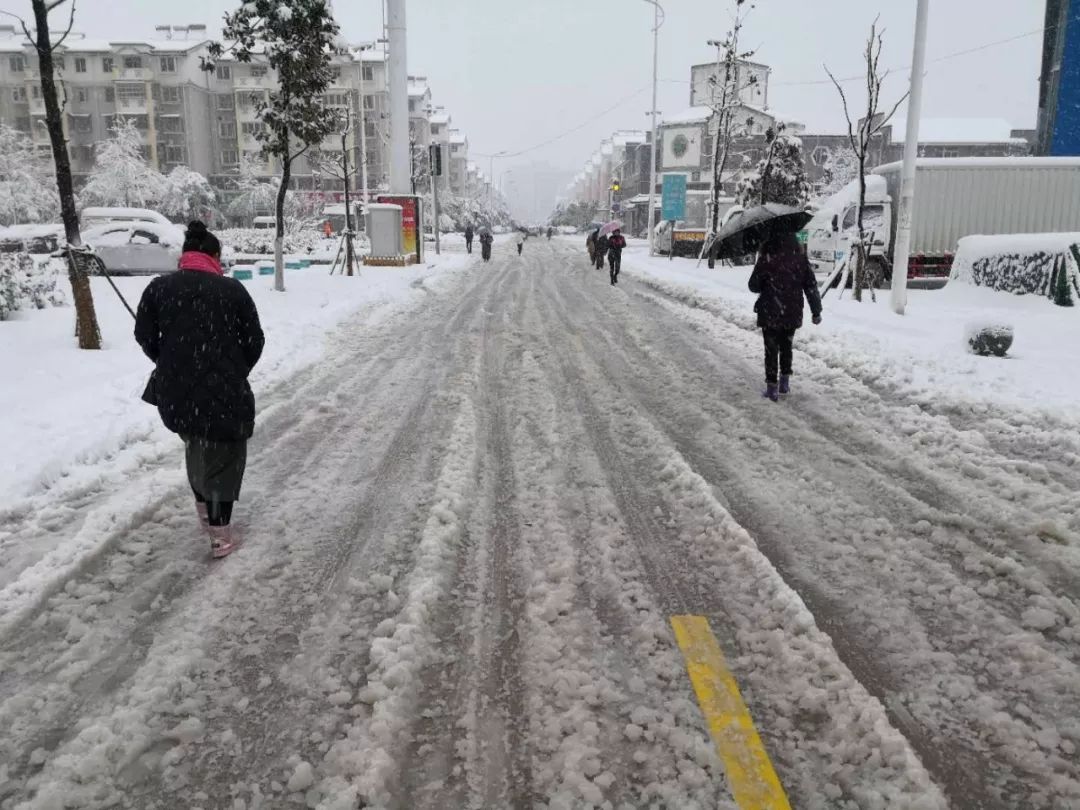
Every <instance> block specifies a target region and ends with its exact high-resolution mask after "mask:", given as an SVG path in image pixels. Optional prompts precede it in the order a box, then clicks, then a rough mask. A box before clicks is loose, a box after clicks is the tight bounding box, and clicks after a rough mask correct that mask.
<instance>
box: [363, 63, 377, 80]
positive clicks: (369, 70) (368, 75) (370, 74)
mask: <svg viewBox="0 0 1080 810" xmlns="http://www.w3.org/2000/svg"><path fill="white" fill-rule="evenodd" d="M360 75H361V77H362V78H363V80H364V81H365V82H373V81H375V68H373V67H372V66H371V65H364V66H363V67H362V68H361V69H360Z"/></svg>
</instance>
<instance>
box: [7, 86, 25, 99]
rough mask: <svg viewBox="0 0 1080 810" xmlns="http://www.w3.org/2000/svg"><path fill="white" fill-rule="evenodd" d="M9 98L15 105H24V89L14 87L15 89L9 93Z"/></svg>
mask: <svg viewBox="0 0 1080 810" xmlns="http://www.w3.org/2000/svg"><path fill="white" fill-rule="evenodd" d="M11 97H12V99H13V100H14V101H15V103H19V102H23V103H25V102H26V88H25V87H16V88H14V89H13V90H12V91H11Z"/></svg>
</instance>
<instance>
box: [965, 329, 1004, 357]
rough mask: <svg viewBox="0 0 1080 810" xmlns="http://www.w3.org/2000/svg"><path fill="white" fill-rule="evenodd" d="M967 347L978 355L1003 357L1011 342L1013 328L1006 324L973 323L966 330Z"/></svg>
mask: <svg viewBox="0 0 1080 810" xmlns="http://www.w3.org/2000/svg"><path fill="white" fill-rule="evenodd" d="M967 342H968V349H969V350H970V351H971V353H972V354H977V355H979V356H980V357H1004V356H1005V355H1006V354H1008V352H1009V349H1011V348H1012V344H1013V329H1012V327H1011V326H1008V325H1006V324H973V325H971V326H969V327H968V332H967Z"/></svg>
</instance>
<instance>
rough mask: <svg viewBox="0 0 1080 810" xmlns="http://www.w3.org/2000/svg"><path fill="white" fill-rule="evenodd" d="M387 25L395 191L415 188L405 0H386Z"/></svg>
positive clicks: (393, 189) (392, 184)
mask: <svg viewBox="0 0 1080 810" xmlns="http://www.w3.org/2000/svg"><path fill="white" fill-rule="evenodd" d="M386 12H387V14H386V16H387V20H386V28H387V32H388V34H389V36H388V39H389V40H390V64H389V67H388V79H389V84H390V189H391V191H393V192H394V193H395V194H408V193H410V191H411V190H412V172H411V171H410V170H409V169H410V166H411V164H412V161H411V159H410V158H411V151H412V150H411V144H410V143H409V74H408V67H407V65H408V61H407V60H406V53H405V47H406V39H407V37H406V27H405V0H386Z"/></svg>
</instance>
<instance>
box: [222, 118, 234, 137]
mask: <svg viewBox="0 0 1080 810" xmlns="http://www.w3.org/2000/svg"><path fill="white" fill-rule="evenodd" d="M218 134H219V135H220V136H221V137H222V138H235V137H236V122H235V121H219V122H218Z"/></svg>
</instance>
